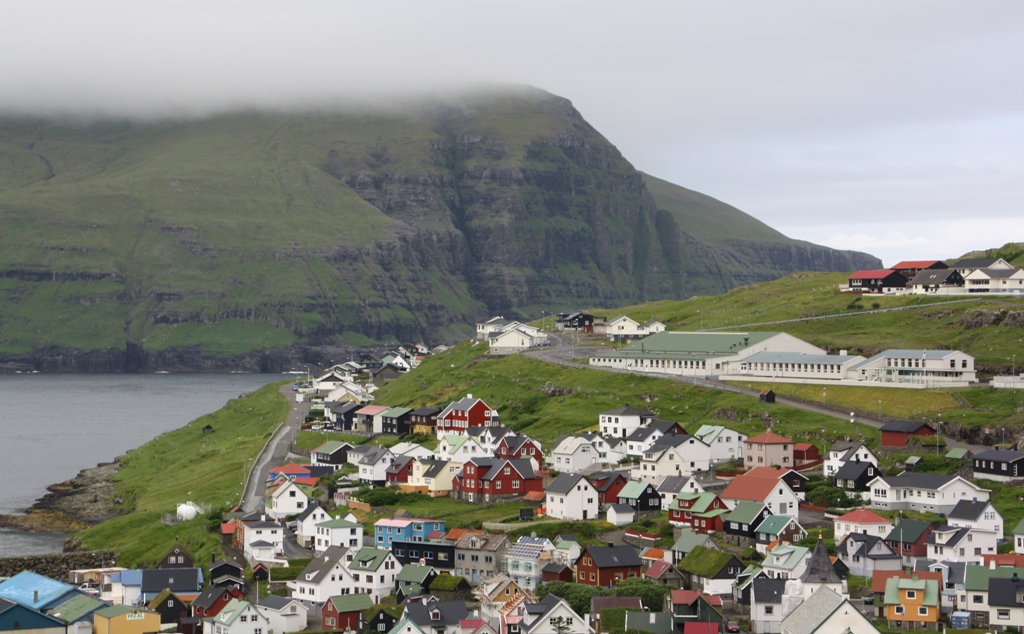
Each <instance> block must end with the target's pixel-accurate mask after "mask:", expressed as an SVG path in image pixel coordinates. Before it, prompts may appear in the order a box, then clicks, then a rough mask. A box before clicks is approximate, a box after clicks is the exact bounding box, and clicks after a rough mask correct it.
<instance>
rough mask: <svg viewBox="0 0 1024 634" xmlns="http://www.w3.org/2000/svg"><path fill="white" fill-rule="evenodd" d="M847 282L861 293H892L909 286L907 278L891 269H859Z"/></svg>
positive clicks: (852, 288) (851, 289) (853, 290)
mask: <svg viewBox="0 0 1024 634" xmlns="http://www.w3.org/2000/svg"><path fill="white" fill-rule="evenodd" d="M847 282H848V283H849V290H850V291H851V292H861V293H891V292H893V291H897V290H903V289H905V288H906V287H907V278H906V277H904V276H902V275H900V274H899V273H897V272H896V271H893V270H891V269H875V270H873V271H857V272H856V273H854V274H853V275H851V276H850V277H848V278H847Z"/></svg>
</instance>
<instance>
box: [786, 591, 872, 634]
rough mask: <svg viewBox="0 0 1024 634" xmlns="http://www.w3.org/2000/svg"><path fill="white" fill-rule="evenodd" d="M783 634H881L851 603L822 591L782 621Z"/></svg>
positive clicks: (841, 597)
mask: <svg viewBox="0 0 1024 634" xmlns="http://www.w3.org/2000/svg"><path fill="white" fill-rule="evenodd" d="M780 632H781V634H832V633H833V632H843V633H844V634H877V632H878V630H877V629H875V626H874V624H872V623H871V621H870V620H868V618H867V617H865V616H864V615H863V614H861V612H860V610H858V609H857V608H856V607H855V606H854V605H853V604H852V603H850V600H849V599H846V598H844V597H843V596H842V595H841V594H838V593H836V592H834V591H833V590H831V589H829V588H821V589H820V590H818V591H816V592H815V593H814V594H812V595H811V596H810V597H809V598H807V599H805V600H804V601H803V602H802V603H801V604H800V605H799V606H797V607H796V609H794V610H793V611H792V612H790V613H789V615H788V616H786V617H785V618H784V619H783V620H782V624H781V627H780Z"/></svg>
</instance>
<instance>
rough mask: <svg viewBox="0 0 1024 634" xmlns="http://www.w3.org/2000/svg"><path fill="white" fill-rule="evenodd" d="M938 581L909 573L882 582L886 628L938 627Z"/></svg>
mask: <svg viewBox="0 0 1024 634" xmlns="http://www.w3.org/2000/svg"><path fill="white" fill-rule="evenodd" d="M939 609H940V606H939V582H938V581H936V580H934V579H921V578H919V577H918V576H917V575H912V576H911V577H910V578H909V579H900V578H898V577H891V578H889V579H888V580H886V582H885V618H886V620H887V621H888V622H889V627H892V628H900V629H905V630H932V631H935V630H937V629H938V628H939Z"/></svg>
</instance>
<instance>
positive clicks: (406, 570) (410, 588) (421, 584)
mask: <svg viewBox="0 0 1024 634" xmlns="http://www.w3.org/2000/svg"><path fill="white" fill-rule="evenodd" d="M437 575H438V572H437V569H436V568H434V567H433V566H428V565H420V564H418V563H407V564H405V565H404V566H402V571H401V572H399V573H398V576H396V577H395V597H396V598H397V599H398V602H399V603H403V602H405V601H406V600H407V599H409V598H410V597H418V596H421V595H425V594H428V592H429V590H428V589H429V588H430V584H431V583H432V582H433V581H434V579H436V578H437Z"/></svg>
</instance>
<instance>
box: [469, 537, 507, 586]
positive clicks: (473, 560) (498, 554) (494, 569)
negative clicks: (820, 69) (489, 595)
mask: <svg viewBox="0 0 1024 634" xmlns="http://www.w3.org/2000/svg"><path fill="white" fill-rule="evenodd" d="M511 547H512V543H511V542H510V541H509V539H508V537H507V536H506V535H492V534H489V533H478V532H476V531H471V532H467V533H465V534H463V535H462V536H460V537H459V538H458V539H457V540H456V541H455V574H456V575H460V576H463V577H465V578H466V579H468V580H469V581H470V582H472V583H477V582H479V581H481V580H483V579H490V578H492V577H494V576H496V575H497V574H498V573H500V572H501V561H502V558H503V557H504V555H505V552H506V551H507V550H508V549H509V548H511Z"/></svg>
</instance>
